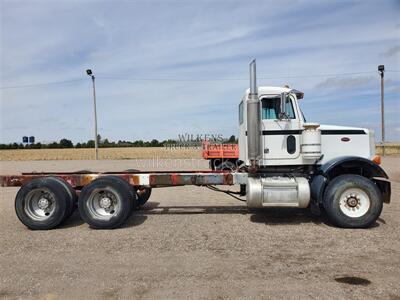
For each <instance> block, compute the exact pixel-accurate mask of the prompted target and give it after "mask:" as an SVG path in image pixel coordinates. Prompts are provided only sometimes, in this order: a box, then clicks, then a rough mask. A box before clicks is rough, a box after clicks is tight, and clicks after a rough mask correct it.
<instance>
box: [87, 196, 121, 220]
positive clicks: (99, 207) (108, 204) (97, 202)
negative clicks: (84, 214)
mask: <svg viewBox="0 0 400 300" xmlns="http://www.w3.org/2000/svg"><path fill="white" fill-rule="evenodd" d="M86 205H87V208H88V211H89V213H90V214H91V215H92V216H93V217H94V218H97V219H101V220H109V219H110V218H111V217H112V216H113V215H115V214H117V213H118V212H119V210H120V203H119V200H118V196H117V193H116V191H114V190H113V189H95V190H93V192H92V193H91V195H90V197H89V199H88V201H87V202H86Z"/></svg>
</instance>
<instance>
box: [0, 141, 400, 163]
mask: <svg viewBox="0 0 400 300" xmlns="http://www.w3.org/2000/svg"><path fill="white" fill-rule="evenodd" d="M376 153H377V154H381V153H382V146H380V145H377V146H376ZM385 153H386V155H399V154H400V143H388V144H386V146H385ZM93 158H94V149H19V150H0V161H5V160H9V161H10V160H90V159H93ZM99 158H100V159H150V158H159V159H165V158H172V159H174V158H201V150H200V149H166V148H163V147H148V148H138V147H136V148H133V147H132V148H100V149H99Z"/></svg>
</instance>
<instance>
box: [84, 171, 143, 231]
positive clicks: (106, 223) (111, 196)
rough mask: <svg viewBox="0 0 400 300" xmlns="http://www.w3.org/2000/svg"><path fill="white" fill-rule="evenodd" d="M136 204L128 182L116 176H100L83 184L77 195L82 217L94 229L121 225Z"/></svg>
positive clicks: (134, 195)
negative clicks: (85, 184)
mask: <svg viewBox="0 0 400 300" xmlns="http://www.w3.org/2000/svg"><path fill="white" fill-rule="evenodd" d="M136 206H137V195H136V193H135V191H134V190H133V189H132V187H131V186H130V184H129V183H128V182H126V181H125V180H123V179H121V178H119V177H116V176H104V177H100V178H98V179H96V180H94V181H92V182H91V183H90V184H88V185H87V186H85V187H84V188H83V189H82V191H81V194H80V196H79V201H78V208H79V213H80V214H81V217H82V219H83V220H84V221H85V222H86V223H88V224H89V226H90V227H92V228H96V229H112V228H116V227H119V226H121V225H122V223H123V222H125V221H126V219H128V217H129V216H130V214H131V212H132V209H133V207H136Z"/></svg>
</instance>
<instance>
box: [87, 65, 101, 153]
mask: <svg viewBox="0 0 400 300" xmlns="http://www.w3.org/2000/svg"><path fill="white" fill-rule="evenodd" d="M86 74H88V75H89V76H90V77H92V83H93V112H94V149H95V157H96V160H98V159H99V145H98V141H97V109H96V86H95V77H94V75H93V73H92V70H90V69H88V70H86Z"/></svg>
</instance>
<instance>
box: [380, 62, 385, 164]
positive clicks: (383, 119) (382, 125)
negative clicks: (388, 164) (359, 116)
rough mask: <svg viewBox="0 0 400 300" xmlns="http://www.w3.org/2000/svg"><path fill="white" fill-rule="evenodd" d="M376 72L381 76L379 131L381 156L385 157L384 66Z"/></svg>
mask: <svg viewBox="0 0 400 300" xmlns="http://www.w3.org/2000/svg"><path fill="white" fill-rule="evenodd" d="M378 71H379V73H380V75H381V129H382V156H384V155H385V102H384V101H385V98H384V97H385V96H384V85H385V83H384V73H385V66H384V65H379V66H378Z"/></svg>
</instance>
